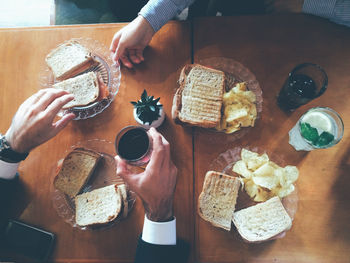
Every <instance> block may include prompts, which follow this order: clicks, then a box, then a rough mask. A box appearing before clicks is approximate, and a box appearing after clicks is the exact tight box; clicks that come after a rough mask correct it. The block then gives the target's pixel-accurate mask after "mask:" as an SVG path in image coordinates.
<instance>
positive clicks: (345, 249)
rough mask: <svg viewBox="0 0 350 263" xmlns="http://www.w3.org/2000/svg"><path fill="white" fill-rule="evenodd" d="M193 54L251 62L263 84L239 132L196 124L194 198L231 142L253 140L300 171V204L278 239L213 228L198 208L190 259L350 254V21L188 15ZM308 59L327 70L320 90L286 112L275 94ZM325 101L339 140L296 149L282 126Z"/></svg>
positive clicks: (307, 258)
mask: <svg viewBox="0 0 350 263" xmlns="http://www.w3.org/2000/svg"><path fill="white" fill-rule="evenodd" d="M193 32H194V37H193V52H194V62H196V63H197V62H200V61H201V60H203V59H206V58H210V57H227V58H232V59H234V60H236V61H239V62H240V63H242V64H243V65H244V66H245V67H247V68H248V69H250V71H251V72H253V73H254V74H255V76H256V78H257V80H258V81H259V83H260V86H261V89H262V91H263V99H264V101H263V110H262V116H261V118H260V119H259V120H258V121H257V123H256V126H255V127H254V128H251V129H250V131H249V132H248V133H247V134H245V135H244V137H242V138H241V139H239V140H232V135H231V136H230V135H225V134H220V133H215V132H209V131H206V130H203V129H196V130H195V134H194V145H195V147H194V172H195V202H196V204H197V201H198V196H199V194H200V192H201V190H202V186H203V180H204V175H205V173H206V171H208V169H209V167H210V164H211V163H212V162H213V160H214V159H215V158H216V157H217V156H218V155H219V154H221V153H223V152H225V151H227V150H228V149H232V148H234V147H258V149H261V150H262V151H266V152H268V153H270V154H273V155H275V156H278V158H281V159H283V161H285V162H286V163H287V164H291V165H296V166H297V167H298V168H299V171H300V177H299V179H298V181H297V187H298V197H299V202H298V210H297V212H296V216H295V218H294V221H293V226H292V229H291V230H290V231H288V232H287V234H286V236H285V237H284V238H283V239H279V240H275V241H270V242H266V243H262V244H247V243H244V242H243V241H242V240H241V239H240V238H239V236H238V235H237V234H235V231H236V230H235V228H234V227H233V229H232V230H231V232H230V233H229V232H226V231H224V230H221V229H218V228H215V227H213V226H211V225H210V224H209V223H207V222H205V221H203V220H202V219H201V218H200V217H199V216H198V215H196V220H195V223H196V239H195V251H196V252H195V253H196V262H203V263H204V262H325V263H326V262H350V260H349V258H350V257H349V251H350V227H349V226H350V224H349V222H350V202H349V200H350V191H349V190H348V189H349V185H350V177H349V169H350V152H349V145H350V133H349V131H348V129H347V127H349V125H350V117H349V116H350V115H349V113H350V104H349V103H348V101H349V99H350V74H349V69H350V49H349V46H350V29H349V28H346V27H343V26H339V25H336V24H334V23H331V22H328V21H327V20H324V19H321V18H317V17H313V16H306V15H276V16H256V17H252V16H250V17H230V18H228V17H227V18H224V17H223V18H205V19H198V20H195V22H194V30H193ZM303 62H312V63H316V64H319V65H321V66H322V67H323V68H324V69H325V71H326V72H327V74H328V78H329V84H328V89H327V91H326V92H325V94H323V95H322V96H321V97H320V98H318V99H315V100H313V101H312V102H310V103H308V104H307V105H304V106H302V107H300V108H299V109H297V110H296V111H294V112H293V113H290V114H286V113H284V112H283V111H281V110H280V109H279V108H278V106H277V105H276V96H277V94H278V92H279V90H280V88H281V87H282V85H283V83H284V81H285V79H286V78H287V75H288V73H289V72H290V71H291V69H292V68H293V67H294V66H296V65H297V64H300V63H303ZM316 106H325V107H330V108H332V109H334V110H335V111H337V112H338V113H339V114H340V116H341V117H342V119H343V121H344V126H345V133H344V137H343V139H342V140H341V141H340V143H339V144H338V145H336V146H334V147H332V148H330V149H325V150H315V151H312V152H309V153H307V152H297V151H295V150H294V148H292V147H291V146H290V145H289V144H288V131H289V130H290V129H291V128H292V127H293V126H294V125H295V123H296V122H297V120H298V119H299V118H300V116H301V115H302V114H303V113H304V112H305V111H306V110H308V109H309V108H312V107H316Z"/></svg>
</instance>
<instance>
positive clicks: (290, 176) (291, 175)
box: [283, 165, 299, 184]
mask: <svg viewBox="0 0 350 263" xmlns="http://www.w3.org/2000/svg"><path fill="white" fill-rule="evenodd" d="M283 169H284V171H285V173H286V181H287V183H289V184H292V183H294V182H295V181H296V180H297V179H298V177H299V171H298V168H296V167H295V166H291V165H287V166H286V167H284V168H283Z"/></svg>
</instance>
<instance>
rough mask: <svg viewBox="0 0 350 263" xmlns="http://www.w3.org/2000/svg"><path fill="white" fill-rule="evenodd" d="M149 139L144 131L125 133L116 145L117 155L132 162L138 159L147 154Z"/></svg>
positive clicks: (134, 130) (137, 130)
mask: <svg viewBox="0 0 350 263" xmlns="http://www.w3.org/2000/svg"><path fill="white" fill-rule="evenodd" d="M148 147H149V138H148V135H147V133H146V131H144V130H142V129H133V130H129V131H127V132H126V133H125V134H124V135H123V136H122V137H121V138H120V141H119V144H118V153H119V155H120V156H121V157H122V158H123V159H126V160H129V161H133V160H137V159H140V158H141V157H142V156H144V155H145V154H146V153H147V150H148Z"/></svg>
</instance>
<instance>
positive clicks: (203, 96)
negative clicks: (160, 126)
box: [172, 64, 225, 128]
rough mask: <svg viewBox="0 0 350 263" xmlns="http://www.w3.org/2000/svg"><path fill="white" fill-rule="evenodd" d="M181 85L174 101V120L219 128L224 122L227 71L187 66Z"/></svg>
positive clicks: (181, 75) (183, 70) (193, 65)
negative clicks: (222, 109) (222, 108)
mask: <svg viewBox="0 0 350 263" xmlns="http://www.w3.org/2000/svg"><path fill="white" fill-rule="evenodd" d="M179 84H180V87H179V88H178V89H177V91H176V93H175V96H174V100H173V107H172V117H173V119H174V120H175V121H176V122H178V123H179V122H180V123H181V122H182V123H186V124H190V125H194V126H200V127H204V128H214V127H216V126H217V125H218V124H219V123H220V119H221V106H222V101H223V93H224V89H225V74H224V72H222V71H219V70H215V69H211V68H208V67H204V66H202V65H199V64H190V65H186V66H185V67H184V68H183V69H182V71H181V74H180V79H179Z"/></svg>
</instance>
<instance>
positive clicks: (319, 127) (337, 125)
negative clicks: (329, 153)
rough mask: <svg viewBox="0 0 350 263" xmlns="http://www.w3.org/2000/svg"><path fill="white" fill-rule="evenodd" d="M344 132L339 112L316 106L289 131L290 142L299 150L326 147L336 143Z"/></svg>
mask: <svg viewBox="0 0 350 263" xmlns="http://www.w3.org/2000/svg"><path fill="white" fill-rule="evenodd" d="M343 134H344V124H343V121H342V119H341V118H340V116H339V114H338V113H336V112H335V111H334V110H332V109H330V108H326V107H316V108H312V109H310V110H308V111H307V112H306V113H304V114H303V115H302V116H301V118H300V119H299V120H298V122H297V123H296V124H295V126H294V127H293V128H292V129H291V130H290V131H289V144H291V145H292V146H293V147H294V148H295V149H296V150H297V151H311V150H314V149H326V148H329V147H332V146H333V145H336V144H337V143H338V142H339V141H340V140H341V138H342V137H343Z"/></svg>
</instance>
